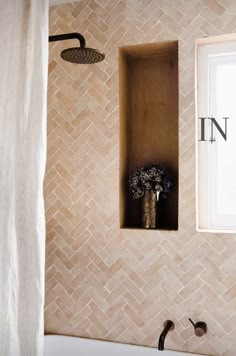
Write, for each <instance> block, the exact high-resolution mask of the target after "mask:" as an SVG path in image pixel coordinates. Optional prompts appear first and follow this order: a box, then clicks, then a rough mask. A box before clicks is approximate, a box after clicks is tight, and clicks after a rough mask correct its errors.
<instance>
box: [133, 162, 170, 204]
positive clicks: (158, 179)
mask: <svg viewBox="0 0 236 356" xmlns="http://www.w3.org/2000/svg"><path fill="white" fill-rule="evenodd" d="M172 187H173V181H172V179H171V178H170V176H169V175H168V174H167V171H166V169H165V168H163V167H162V166H160V165H151V166H148V167H141V168H137V169H135V171H133V172H132V173H131V174H130V176H129V188H130V190H131V192H132V193H133V198H134V199H139V198H141V197H142V196H143V195H144V192H145V191H152V192H156V193H157V200H158V198H159V194H160V193H168V192H169V191H170V190H171V189H172Z"/></svg>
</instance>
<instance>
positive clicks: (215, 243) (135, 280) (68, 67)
mask: <svg viewBox="0 0 236 356" xmlns="http://www.w3.org/2000/svg"><path fill="white" fill-rule="evenodd" d="M49 22H50V34H57V33H66V32H80V33H82V34H83V35H84V36H85V38H86V41H87V45H88V46H90V47H95V48H98V49H100V50H101V51H103V52H104V53H105V54H106V60H105V61H104V62H102V63H100V64H97V65H85V66H83V65H73V64H70V63H66V62H64V61H62V60H61V58H60V51H61V50H62V49H64V48H65V47H67V46H75V45H76V44H75V42H74V41H66V42H64V43H63V42H60V43H55V44H50V51H49V84H48V152H47V169H46V177H45V185H44V193H45V207H46V220H47V248H46V299H45V332H46V333H55V334H65V335H74V336H82V337H89V338H95V339H103V340H112V341H117V342H125V343H132V344H140V345H147V346H154V347H156V346H157V343H158V338H159V334H160V332H161V330H162V324H163V321H164V320H166V319H172V320H173V321H174V322H175V324H176V327H175V330H174V331H173V332H172V333H171V334H170V335H169V336H168V337H167V339H166V347H167V348H170V349H175V350H183V351H190V352H198V353H204V354H207V355H217V356H218V355H222V356H223V355H224V356H231V355H235V353H236V341H235V340H236V308H235V301H236V298H235V297H236V285H235V280H236V264H235V253H236V239H235V236H234V235H231V234H208V233H207V234H206V233H197V232H196V230H195V181H194V180H195V178H194V170H195V161H194V137H195V133H194V122H195V121H194V40H195V38H199V37H203V36H205V35H217V34H224V33H230V32H235V31H236V6H235V1H234V0H222V1H215V0H188V1H184V0H175V1H166V0H165V1H162V0H139V1H138V0H126V1H123V0H120V1H114V0H96V1H95V0H81V1H80V2H78V3H73V4H66V5H63V6H56V7H51V8H50V21H49ZM167 40H173V41H176V40H178V46H179V51H178V52H179V227H178V231H158V230H155V231H143V230H140V231H138V230H126V229H122V230H121V229H120V227H119V107H118V104H119V95H118V77H119V73H118V47H119V46H126V45H136V44H141V43H149V42H159V41H167ZM189 317H191V318H192V319H193V320H194V321H197V320H203V321H205V322H206V323H207V324H208V333H207V335H206V336H205V337H203V338H196V337H195V336H194V333H193V329H192V326H191V325H190V323H189V321H188V318H189Z"/></svg>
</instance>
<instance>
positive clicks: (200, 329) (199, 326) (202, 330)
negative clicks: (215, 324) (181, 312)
mask: <svg viewBox="0 0 236 356" xmlns="http://www.w3.org/2000/svg"><path fill="white" fill-rule="evenodd" d="M188 320H189V321H190V323H191V324H192V325H193V326H194V333H195V335H196V336H199V337H201V336H203V335H205V334H206V333H207V324H206V323H205V322H204V321H198V322H197V323H194V322H193V321H192V319H190V318H189V319H188Z"/></svg>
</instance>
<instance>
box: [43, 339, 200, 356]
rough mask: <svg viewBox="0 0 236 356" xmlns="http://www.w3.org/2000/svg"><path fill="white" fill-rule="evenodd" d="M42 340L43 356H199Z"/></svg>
mask: <svg viewBox="0 0 236 356" xmlns="http://www.w3.org/2000/svg"><path fill="white" fill-rule="evenodd" d="M44 340H45V348H44V356H155V355H156V354H157V353H161V354H162V355H163V356H187V355H192V356H193V355H194V356H200V355H197V354H189V353H183V352H176V351H168V350H165V351H164V352H163V351H158V350H157V349H156V348H150V347H142V346H134V345H126V344H118V343H115V342H108V341H98V340H91V339H82V338H79V337H70V336H59V335H47V336H45V339H44Z"/></svg>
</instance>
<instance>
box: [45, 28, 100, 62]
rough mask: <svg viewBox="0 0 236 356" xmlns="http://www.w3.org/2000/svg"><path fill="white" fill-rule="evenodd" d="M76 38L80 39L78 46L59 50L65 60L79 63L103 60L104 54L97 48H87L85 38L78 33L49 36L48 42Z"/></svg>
mask: <svg viewBox="0 0 236 356" xmlns="http://www.w3.org/2000/svg"><path fill="white" fill-rule="evenodd" d="M72 38H76V39H78V40H79V41H80V47H72V48H67V49H64V50H63V51H62V52H61V57H62V59H64V60H65V61H68V62H71V63H80V64H92V63H98V62H101V61H103V59H104V58H105V54H104V53H102V52H100V51H98V50H97V49H93V48H87V47H86V46H85V39H84V37H83V36H82V35H81V34H80V33H65V34H62V35H55V36H49V42H54V41H63V40H70V39H72Z"/></svg>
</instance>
